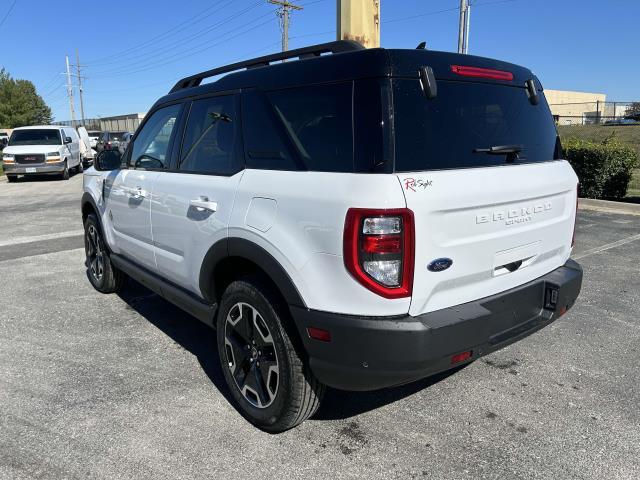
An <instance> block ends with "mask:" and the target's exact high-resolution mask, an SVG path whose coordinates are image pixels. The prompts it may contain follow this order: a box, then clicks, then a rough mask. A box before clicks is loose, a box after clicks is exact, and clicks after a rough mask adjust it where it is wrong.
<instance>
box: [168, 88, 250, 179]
mask: <svg viewBox="0 0 640 480" xmlns="http://www.w3.org/2000/svg"><path fill="white" fill-rule="evenodd" d="M237 124H238V122H237V116H236V109H235V97H234V96H233V95H227V96H220V97H211V98H204V99H201V100H195V101H194V102H193V103H192V105H191V111H190V113H189V119H188V120H187V126H186V130H185V134H184V140H183V143H182V150H181V154H180V170H182V171H185V172H195V173H211V174H217V175H233V174H234V173H237V172H239V171H240V170H242V161H241V159H240V155H238V153H237V148H236V146H237V144H238V142H237V141H236V140H237V138H236V136H237V130H238V126H237Z"/></svg>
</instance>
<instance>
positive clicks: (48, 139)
mask: <svg viewBox="0 0 640 480" xmlns="http://www.w3.org/2000/svg"><path fill="white" fill-rule="evenodd" d="M61 143H62V139H61V138H60V131H59V130H54V129H44V128H43V129H29V130H14V131H13V133H12V134H11V138H10V139H9V145H12V146H14V145H60V144H61Z"/></svg>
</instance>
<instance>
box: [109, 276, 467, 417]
mask: <svg viewBox="0 0 640 480" xmlns="http://www.w3.org/2000/svg"><path fill="white" fill-rule="evenodd" d="M118 296H119V297H120V298H121V299H122V300H123V301H124V302H125V303H126V304H127V308H129V309H131V310H133V311H135V312H137V313H138V314H139V315H141V316H143V317H144V318H145V319H147V321H149V322H150V323H152V324H153V325H154V326H155V327H157V328H158V329H159V330H161V331H162V332H164V333H165V334H166V335H167V336H168V337H170V338H171V339H173V341H175V342H176V343H177V344H178V345H180V346H181V347H182V348H184V349H185V350H187V351H189V352H191V353H192V354H193V355H195V356H196V358H197V359H198V362H199V363H200V366H201V367H202V370H203V371H204V372H205V374H206V375H207V376H208V377H209V379H210V380H211V382H212V383H213V384H214V385H215V387H216V388H217V389H218V390H219V391H220V393H221V394H222V395H223V396H224V397H225V398H226V400H227V401H228V402H229V404H230V405H232V406H233V408H235V409H236V411H238V413H240V414H241V412H240V411H239V410H238V409H237V408H236V407H235V403H234V401H233V397H232V396H231V393H230V392H229V388H228V387H227V384H226V382H225V379H224V375H223V374H222V369H221V366H220V361H219V359H218V347H217V344H216V333H215V331H214V330H213V329H211V328H210V327H208V326H207V325H205V324H203V323H201V322H200V321H199V320H197V319H196V318H194V317H192V316H191V315H189V314H188V313H186V312H184V311H182V310H181V309H179V308H178V307H176V306H175V305H173V304H172V303H170V302H169V301H167V300H165V299H163V298H162V297H160V296H159V295H156V294H155V293H153V292H152V291H151V290H149V289H147V288H146V287H144V286H142V285H141V284H139V283H137V282H135V281H134V280H131V279H129V281H128V284H127V286H126V287H125V288H124V289H123V290H122V291H121V292H119V293H118ZM465 366H466V365H465ZM465 366H462V367H458V368H456V369H453V370H450V371H448V372H444V373H441V374H438V375H434V376H432V377H429V378H426V379H423V380H419V381H417V382H413V383H410V384H407V385H402V386H399V387H393V388H386V389H383V390H377V391H374V392H347V391H342V390H335V389H332V388H328V389H327V392H326V394H325V397H324V401H323V402H322V405H321V406H320V409H319V410H318V412H316V414H315V415H314V416H313V417H312V418H311V419H312V420H341V419H347V418H350V417H353V416H356V415H360V414H362V413H365V412H368V411H371V410H375V409H377V408H380V407H383V406H385V405H388V404H390V403H393V402H396V401H398V400H402V399H403V398H406V397H408V396H410V395H413V394H414V393H417V392H419V391H421V390H424V389H425V388H428V387H430V386H431V385H433V384H435V383H438V382H440V381H442V380H444V379H445V378H447V377H449V376H451V375H453V374H455V373H456V372H458V371H459V370H461V369H462V368H464V367H465Z"/></svg>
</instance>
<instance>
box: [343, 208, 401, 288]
mask: <svg viewBox="0 0 640 480" xmlns="http://www.w3.org/2000/svg"><path fill="white" fill-rule="evenodd" d="M413 261H414V220H413V212H412V211H411V210H409V209H406V208H401V209H390V210H384V209H367V208H351V209H349V211H348V212H347V217H346V220H345V227H344V262H345V266H346V267H347V270H348V271H349V272H350V273H351V275H353V277H354V278H355V279H356V280H357V281H358V282H360V283H361V284H362V285H363V286H365V287H366V288H368V289H369V290H371V291H372V292H375V293H377V294H378V295H381V296H383V297H385V298H403V297H409V296H411V289H412V285H413Z"/></svg>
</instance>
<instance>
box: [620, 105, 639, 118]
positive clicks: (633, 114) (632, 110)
mask: <svg viewBox="0 0 640 480" xmlns="http://www.w3.org/2000/svg"><path fill="white" fill-rule="evenodd" d="M624 116H625V117H626V118H633V119H634V120H640V102H633V103H632V104H631V105H629V108H628V109H627V113H625V115H624Z"/></svg>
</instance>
